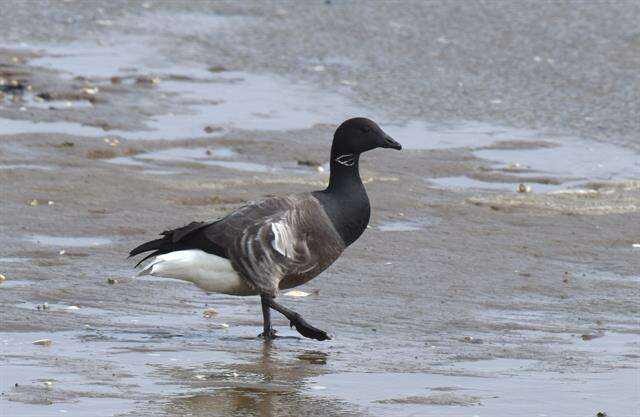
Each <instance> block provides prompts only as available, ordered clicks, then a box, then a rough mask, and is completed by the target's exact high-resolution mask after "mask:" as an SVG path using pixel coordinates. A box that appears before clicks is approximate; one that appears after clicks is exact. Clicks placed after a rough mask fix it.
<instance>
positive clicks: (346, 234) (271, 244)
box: [130, 117, 402, 340]
mask: <svg viewBox="0 0 640 417" xmlns="http://www.w3.org/2000/svg"><path fill="white" fill-rule="evenodd" d="M375 148H392V149H398V150H400V149H402V146H401V145H400V144H399V143H398V142H396V141H395V140H393V139H392V138H391V137H389V135H387V134H386V133H385V132H383V131H382V129H380V127H379V126H378V125H377V124H376V123H375V122H373V121H372V120H369V119H366V118H360V117H359V118H354V119H349V120H347V121H345V122H344V123H342V124H341V125H340V127H338V129H337V130H336V132H335V134H334V136H333V144H332V146H331V175H330V178H329V186H328V187H327V188H326V189H325V190H322V191H314V192H311V193H302V194H292V195H288V196H286V197H271V198H267V199H265V200H262V201H259V202H253V203H250V204H248V205H246V206H243V207H241V208H239V209H237V210H235V211H234V212H232V213H230V214H229V215H227V216H226V217H224V218H222V219H219V220H216V221H212V222H193V223H190V224H188V225H186V226H184V227H181V228H178V229H174V230H168V231H166V232H163V233H162V236H163V237H162V238H160V239H156V240H152V241H150V242H147V243H144V244H142V245H140V246H138V247H137V248H135V249H134V250H132V251H131V252H130V256H135V255H138V254H140V253H143V252H147V251H153V252H152V253H151V254H149V255H148V256H146V257H145V258H144V259H142V260H141V261H140V262H139V263H138V265H136V266H139V265H140V264H141V263H142V262H144V261H145V260H147V259H149V258H154V259H153V260H152V261H151V262H150V263H149V264H148V265H147V266H146V267H144V269H143V270H142V271H141V272H140V273H139V274H138V275H154V276H160V277H168V278H177V279H181V280H184V281H189V282H192V283H194V284H195V285H197V286H198V287H200V288H202V289H203V290H205V291H207V292H217V293H223V294H232V295H260V298H261V301H262V315H263V319H264V331H263V333H261V334H260V336H261V337H264V338H265V339H273V338H275V337H276V332H275V330H273V328H272V327H271V315H270V310H271V309H274V310H276V311H278V312H280V313H282V314H283V315H284V316H285V317H286V318H287V319H289V320H290V324H291V326H292V327H293V326H295V328H296V330H297V331H298V332H299V333H300V334H301V335H303V336H305V337H308V338H312V339H316V340H327V339H330V338H329V336H328V335H327V333H326V332H324V331H322V330H320V329H317V328H315V327H313V326H311V325H310V324H308V323H307V322H306V321H305V320H304V319H303V318H302V317H301V316H300V315H299V314H298V313H296V312H295V311H292V310H289V309H288V308H286V307H283V306H282V305H280V304H278V303H276V301H275V297H276V296H277V295H278V291H279V290H282V289H287V288H293V287H296V286H298V285H302V284H304V283H305V282H307V281H309V280H310V279H312V278H314V277H316V276H317V275H318V274H320V273H321V272H322V271H323V270H324V269H326V268H327V267H328V266H329V265H331V264H332V263H333V262H334V261H335V260H336V259H337V258H338V257H339V256H340V254H341V253H342V251H343V250H344V249H345V248H346V247H347V246H349V245H350V244H352V243H353V242H355V241H356V239H358V237H360V235H361V234H362V232H364V230H365V229H366V227H367V224H368V223H369V215H370V212H371V209H370V207H369V198H368V197H367V193H366V191H365V189H364V185H363V184H362V180H361V179H360V173H359V171H358V160H359V158H360V154H361V153H363V152H366V151H368V150H371V149H375Z"/></svg>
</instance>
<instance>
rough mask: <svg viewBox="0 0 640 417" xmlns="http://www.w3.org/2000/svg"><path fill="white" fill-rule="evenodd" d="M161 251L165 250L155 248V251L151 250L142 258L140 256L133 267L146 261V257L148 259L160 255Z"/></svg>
mask: <svg viewBox="0 0 640 417" xmlns="http://www.w3.org/2000/svg"><path fill="white" fill-rule="evenodd" d="M163 253H167V252H165V251H162V250H157V251H155V252H151V253H150V254H148V255H147V256H145V257H144V258H142V259H141V260H140V262H138V263H137V264H136V266H135V267H134V268H137V267H139V266H140V265H141V264H142V263H143V262H144V261H146V260H147V259H149V258H153V257H154V256H158V255H162V254H163Z"/></svg>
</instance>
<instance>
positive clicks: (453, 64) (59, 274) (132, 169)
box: [0, 2, 640, 416]
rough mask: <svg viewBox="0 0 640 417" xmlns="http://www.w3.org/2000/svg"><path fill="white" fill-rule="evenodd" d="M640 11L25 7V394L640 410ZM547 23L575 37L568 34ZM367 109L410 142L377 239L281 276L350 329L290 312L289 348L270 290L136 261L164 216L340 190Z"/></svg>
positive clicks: (178, 218) (385, 156)
mask: <svg viewBox="0 0 640 417" xmlns="http://www.w3.org/2000/svg"><path fill="white" fill-rule="evenodd" d="M472 16H473V18H472ZM638 17H640V12H638V8H637V6H636V5H635V4H632V3H618V4H616V5H615V6H612V5H605V4H600V5H599V4H595V3H593V4H589V5H587V6H585V5H584V4H583V5H582V6H581V7H580V13H578V12H576V11H575V10H573V9H572V8H571V7H569V5H567V6H566V7H564V6H559V5H550V4H545V5H544V6H540V7H537V8H536V7H534V6H533V4H527V3H522V6H521V7H520V8H515V7H514V8H506V7H502V8H499V9H498V8H496V7H495V4H494V5H492V4H486V5H484V6H483V7H482V8H481V7H480V6H465V7H462V6H460V5H456V4H455V3H450V4H437V3H414V4H412V5H411V6H410V7H409V6H407V7H406V8H401V7H392V6H391V5H388V4H382V3H380V4H379V7H377V8H374V7H371V6H370V5H366V4H364V3H363V4H355V5H350V6H347V5H344V4H342V3H336V4H334V3H331V4H325V3H318V4H314V5H308V6H306V7H305V6H302V5H298V6H295V5H290V4H286V5H262V4H258V3H256V4H250V3H242V4H235V3H228V4H227V3H216V4H204V3H195V2H194V3H189V4H187V5H185V6H183V7H182V8H178V7H177V6H175V5H172V4H167V3H163V4H156V3H154V2H148V3H138V2H131V3H129V2H120V3H116V4H115V5H114V4H111V3H107V2H105V3H97V2H96V3H92V7H91V8H87V7H83V5H82V4H81V3H80V2H68V3H56V6H55V7H53V6H51V7H49V8H47V7H42V8H35V9H33V8H27V7H26V6H24V5H23V4H22V3H20V2H15V3H11V4H10V7H8V8H7V12H6V13H3V15H2V17H0V23H2V25H3V27H5V28H7V29H6V33H5V35H3V36H4V38H3V39H2V42H0V78H1V79H3V80H5V83H4V86H6V87H4V88H2V91H3V93H2V96H1V97H0V183H1V184H2V201H1V202H0V205H1V211H2V222H1V227H2V232H3V236H4V245H3V250H2V252H0V273H1V274H3V275H4V276H5V277H6V279H5V280H4V281H3V282H1V283H0V316H1V317H2V318H3V319H2V321H1V322H0V346H1V348H0V352H1V353H2V355H1V358H0V361H1V362H0V369H1V370H2V372H1V373H2V377H1V378H0V410H1V411H2V413H3V415H8V416H9V415H10V416H35V415H37V416H53V415H55V416H58V415H64V414H66V415H82V416H107V415H109V416H110V415H130V416H157V415H167V416H173V415H194V416H234V415H237V416H241V415H242V416H245V415H255V416H270V415H322V416H324V415H328V416H334V415H335V416H360V415H365V416H368V415H372V416H377V415H390V416H409V415H411V416H414V415H415V416H474V415H480V416H485V415H487V416H488V415H491V416H512V415H562V416H585V415H596V413H598V412H606V413H607V415H609V416H632V415H634V414H636V413H637V412H638V409H639V407H640V395H639V392H640V375H639V372H640V371H639V370H638V360H639V358H640V326H639V325H638V313H639V308H638V297H639V296H640V276H639V275H638V270H639V267H640V247H638V246H640V214H639V213H640V209H639V207H640V157H639V155H638V149H639V148H638V138H637V132H638V129H639V128H640V127H639V126H637V124H638V120H637V118H634V117H632V115H633V114H637V105H638V102H637V100H628V97H629V94H632V93H633V91H636V92H637V88H638V76H637V73H636V72H633V71H632V72H629V71H630V70H629V68H632V67H633V65H634V62H635V61H634V60H637V58H635V57H637V56H638V55H637V54H636V55H634V53H633V51H637V47H638V42H637V29H634V28H635V26H634V25H632V24H631V22H636V21H637V18H638ZM438 19H441V20H442V22H441V21H440V20H438ZM549 19H551V20H553V21H554V22H557V23H558V25H559V26H562V27H563V28H564V29H565V30H564V31H560V30H559V29H558V30H556V31H555V32H554V33H553V34H552V35H545V36H547V38H544V37H543V39H540V36H541V32H540V30H541V28H542V27H544V26H545V25H544V24H543V23H544V22H547V21H548V20H549ZM37 21H39V22H40V23H42V22H46V23H47V24H46V25H43V24H36V23H35V22H37ZM172 22H173V23H175V22H177V23H178V24H171V23H172ZM364 22H368V24H364ZM447 22H448V23H449V24H450V26H451V27H450V28H449V26H448V25H447V24H446V23H447ZM567 22H570V23H567ZM425 23H429V24H427V25H426V29H425ZM323 25H324V26H323ZM464 25H466V29H462V28H461V26H464ZM559 26H554V27H556V28H557V27H559ZM44 27H46V30H44ZM319 27H326V28H328V29H323V30H320V29H319ZM487 27H492V28H494V29H492V30H489V29H487ZM497 27H499V28H500V29H495V28H497ZM523 27H524V28H526V29H523V30H520V28H523ZM346 28H350V29H348V30H347V29H346ZM595 28H597V30H596V29H595ZM315 29H317V30H315ZM516 29H518V30H516ZM449 31H451V32H449ZM291 33H300V34H301V35H300V36H299V37H294V36H291ZM345 33H347V34H348V35H349V36H345V35H344V34H345ZM585 33H588V34H589V36H586V35H585ZM548 37H553V39H554V42H552V43H547V44H545V43H544V40H545V39H547V40H548ZM474 39H476V43H475V44H474V42H473V40H474ZM420 40H422V41H424V43H423V44H422V45H423V46H422V47H421V48H422V49H420V48H417V47H416V45H414V44H415V43H417V42H418V41H420ZM496 41H497V42H498V44H499V45H501V46H500V48H496V47H495V42H496ZM267 44H268V45H270V48H266V47H265V45H267ZM525 44H526V45H528V47H527V48H526V49H524V48H523V47H522V46H523V45H525ZM363 45H364V46H367V47H371V48H374V46H376V48H374V49H371V50H370V51H369V52H367V49H366V48H362V46H363ZM473 47H475V49H474V48H473ZM634 48H635V49H634ZM498 49H499V50H498ZM415 50H423V51H424V53H423V54H420V56H415V55H414V54H413V53H411V51H415ZM603 50H607V51H609V52H607V54H604V55H606V56H601V55H603V54H602V51H603ZM599 54H600V55H599ZM525 55H526V57H525ZM536 57H537V59H536ZM605 58H606V59H607V60H608V61H607V63H606V64H605V63H604V62H603V61H602V59H605ZM525 59H526V64H525V61H524V60H525ZM549 60H551V61H549ZM538 65H545V67H544V68H538V67H536V66H538ZM418 67H419V71H418ZM534 67H535V68H534ZM586 68H592V72H589V71H588V70H587V69H586ZM399 74H400V75H402V76H398V75H399ZM550 80H551V81H550ZM623 81H624V83H623ZM12 82H13V83H14V84H11V83H12ZM458 84H462V85H461V86H459V85H458ZM623 84H624V85H623ZM19 85H23V86H24V89H21V88H19ZM596 85H598V86H600V87H597V88H596V87H592V86H596ZM10 86H12V87H10ZM27 86H30V87H29V88H28V87H27ZM456 86H458V87H456ZM486 86H491V88H485V87H486ZM585 86H586V87H585ZM605 86H606V88H605ZM569 102H570V103H571V105H570V106H568V105H567V103H569ZM603 102H606V103H607V105H606V106H603V105H602V103H603ZM634 106H635V107H634ZM354 115H366V116H369V117H372V118H374V119H376V120H379V121H380V123H381V125H382V126H383V128H385V130H387V131H389V132H390V133H391V134H392V135H393V136H394V137H395V138H396V139H397V140H398V141H400V142H401V143H403V144H404V145H405V150H403V151H402V152H399V153H397V152H385V151H382V150H377V151H374V152H371V153H370V154H367V155H365V156H364V157H363V160H362V168H361V170H362V176H363V178H364V179H365V181H366V186H367V190H368V193H369V196H370V199H371V202H372V209H373V213H372V220H371V223H370V228H369V230H367V232H366V233H365V234H364V235H363V237H362V238H361V239H360V240H359V241H358V242H357V243H356V244H354V245H353V246H352V247H350V248H349V249H348V251H347V252H346V253H345V255H344V256H343V257H342V258H341V259H340V260H338V261H337V262H336V264H335V265H333V266H332V267H331V268H330V269H329V270H328V271H327V272H325V273H324V274H323V275H321V276H320V277H318V278H316V279H315V280H313V281H311V282H310V283H309V284H307V285H305V286H303V287H301V288H300V289H301V290H303V291H305V292H307V293H309V294H310V295H309V296H307V297H290V296H286V295H283V296H282V302H283V304H285V305H287V306H290V307H291V308H292V309H294V310H296V311H299V312H300V313H302V314H303V315H304V316H305V317H306V318H307V319H308V320H309V321H310V322H311V323H313V324H314V325H317V326H318V327H320V328H322V329H326V330H328V331H329V333H330V334H331V335H332V337H333V340H331V341H329V342H325V343H320V342H315V341H311V340H305V339H301V338H299V337H298V334H297V333H296V332H295V331H293V330H291V329H289V328H288V323H287V322H286V321H285V320H284V319H283V318H281V317H278V318H277V319H276V321H275V324H276V326H277V329H278V331H279V333H280V334H281V335H283V336H285V337H283V338H281V339H278V340H275V341H274V342H273V343H271V344H264V343H263V342H261V341H260V340H259V339H257V338H256V335H257V334H258V333H259V332H260V326H261V314H260V308H259V301H258V299H257V298H255V297H248V298H238V297H230V296H220V295H209V294H205V293H203V292H201V291H199V290H197V289H196V288H194V287H191V286H189V285H187V284H184V283H180V282H177V281H173V280H162V279H155V278H154V279H150V278H143V279H140V278H133V276H134V271H133V270H132V267H133V265H134V264H135V263H134V262H133V261H131V260H126V253H127V252H128V250H129V249H130V248H132V247H134V246H135V245H136V244H138V243H140V242H142V241H144V240H145V239H150V238H153V237H154V236H155V235H156V234H157V233H159V232H161V231H162V230H164V229H165V228H169V227H174V226H180V225H182V224H185V223H187V222H189V221H192V220H195V219H200V220H206V219H214V218H216V217H219V216H221V215H223V214H224V213H226V212H228V211H229V210H232V209H233V208H235V207H237V206H239V205H241V204H243V203H244V202H246V201H250V200H253V199H257V198H260V197H261V196H264V195H268V194H285V193H289V192H297V191H304V190H309V189H318V188H321V187H322V186H323V185H324V184H325V183H326V181H327V179H328V172H327V166H326V161H327V154H328V148H329V145H330V140H331V135H332V133H333V129H334V128H335V125H336V123H338V122H340V121H342V120H343V119H345V118H347V117H351V116H354ZM519 184H522V185H523V187H524V188H523V189H524V190H527V187H529V188H530V190H531V192H525V193H518V192H517V191H516V190H517V189H518V188H519ZM45 303H46V305H45ZM208 308H214V309H215V310H216V311H217V314H215V315H213V316H208V317H207V316H205V315H204V314H203V313H204V312H205V310H206V309H208ZM42 339H49V340H50V341H51V343H50V344H49V345H38V344H33V343H32V342H34V341H36V340H42ZM43 343H45V344H46V342H43Z"/></svg>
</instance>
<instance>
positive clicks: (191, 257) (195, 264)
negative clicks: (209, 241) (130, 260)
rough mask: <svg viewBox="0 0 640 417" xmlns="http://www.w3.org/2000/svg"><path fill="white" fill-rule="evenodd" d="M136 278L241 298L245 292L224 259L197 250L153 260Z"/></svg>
mask: <svg viewBox="0 0 640 417" xmlns="http://www.w3.org/2000/svg"><path fill="white" fill-rule="evenodd" d="M138 275H153V276H155V277H165V278H174V279H180V280H183V281H189V282H192V283H194V284H195V285H197V286H198V287H200V288H202V289H203V290H205V291H207V292H217V293H223V294H238V295H241V294H244V293H246V292H247V290H248V288H247V286H246V284H245V283H244V282H243V281H242V279H241V278H240V277H239V276H238V274H237V272H236V271H235V270H234V269H233V267H232V266H231V262H229V260H228V259H225V258H221V257H219V256H216V255H213V254H210V253H207V252H205V251H202V250H200V249H189V250H180V251H175V252H170V253H166V254H164V255H159V256H156V258H155V259H154V260H153V261H152V262H151V263H150V264H149V265H147V266H146V267H145V268H144V269H143V270H142V271H141V272H140V273H139V274H138Z"/></svg>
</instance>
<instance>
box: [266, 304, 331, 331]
mask: <svg viewBox="0 0 640 417" xmlns="http://www.w3.org/2000/svg"><path fill="white" fill-rule="evenodd" d="M261 297H262V300H263V303H264V302H265V301H264V300H266V302H267V305H268V306H269V307H271V308H273V309H274V310H276V311H277V312H279V313H281V314H282V315H284V316H285V317H286V318H288V319H289V321H290V325H291V327H294V326H295V328H296V330H297V331H298V333H300V334H301V335H303V336H304V337H308V338H309V339H316V340H331V338H330V337H329V335H328V334H327V333H326V332H325V331H323V330H320V329H317V328H315V327H313V326H312V325H310V324H309V323H307V322H306V321H304V319H303V318H302V316H301V315H300V314H298V313H296V312H295V311H293V310H289V309H288V308H286V307H284V306H282V305H280V304H278V303H276V302H275V301H274V299H273V296H271V295H267V294H262V295H261ZM263 305H264V304H263Z"/></svg>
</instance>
